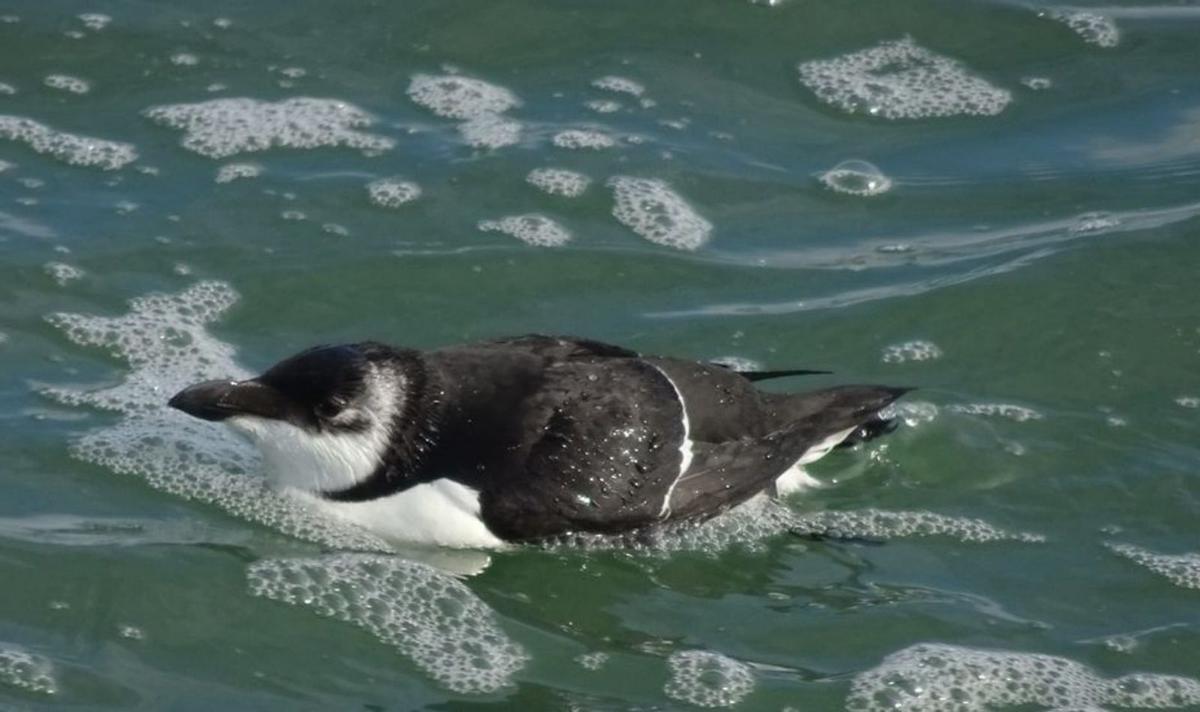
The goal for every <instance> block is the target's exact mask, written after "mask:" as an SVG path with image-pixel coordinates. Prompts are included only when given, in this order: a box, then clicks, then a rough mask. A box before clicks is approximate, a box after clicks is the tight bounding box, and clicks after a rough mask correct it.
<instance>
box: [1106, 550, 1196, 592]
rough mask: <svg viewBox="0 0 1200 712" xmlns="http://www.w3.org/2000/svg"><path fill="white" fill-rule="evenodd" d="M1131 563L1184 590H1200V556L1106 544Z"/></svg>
mask: <svg viewBox="0 0 1200 712" xmlns="http://www.w3.org/2000/svg"><path fill="white" fill-rule="evenodd" d="M1106 546H1107V547H1108V548H1109V549H1111V550H1112V551H1114V552H1116V553H1118V554H1120V555H1121V556H1124V557H1125V558H1126V559H1129V560H1130V561H1132V562H1134V563H1136V564H1140V565H1142V566H1144V567H1146V568H1147V569H1150V570H1151V571H1153V572H1154V573H1156V574H1158V575H1159V576H1165V577H1166V578H1167V579H1168V580H1169V581H1170V582H1171V583H1173V584H1175V585H1176V586H1181V587H1183V588H1200V554H1195V553H1187V554H1159V553H1157V552H1154V551H1150V550H1149V549H1143V548H1142V547H1140V546H1134V545H1133V544H1106Z"/></svg>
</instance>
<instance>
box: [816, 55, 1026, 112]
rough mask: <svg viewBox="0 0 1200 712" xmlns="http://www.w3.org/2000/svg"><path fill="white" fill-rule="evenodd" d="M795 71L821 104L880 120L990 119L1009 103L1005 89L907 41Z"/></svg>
mask: <svg viewBox="0 0 1200 712" xmlns="http://www.w3.org/2000/svg"><path fill="white" fill-rule="evenodd" d="M798 70H799V72H800V82H801V83H802V84H804V86H806V87H808V88H809V89H810V90H811V91H812V92H813V93H814V94H816V95H817V97H818V98H819V99H821V100H822V101H824V102H825V103H827V104H831V105H833V106H835V107H837V108H839V109H841V110H843V111H846V112H849V113H859V112H862V113H866V114H870V115H871V116H878V117H882V118H885V119H922V118H929V117H936V116H959V115H992V114H998V113H1000V112H1001V111H1003V110H1004V108H1005V107H1006V106H1008V103H1009V101H1011V100H1012V95H1011V94H1010V93H1009V92H1008V91H1007V90H1005V89H1001V88H999V87H996V86H993V85H992V84H990V83H988V82H987V81H986V80H984V79H982V78H980V77H977V76H975V75H973V74H971V73H970V72H969V71H967V69H966V68H965V67H963V66H962V65H961V64H960V63H959V62H957V61H955V60H953V59H950V58H949V57H944V56H942V55H939V54H936V53H934V52H931V51H929V50H927V49H925V48H924V47H921V46H919V45H918V44H917V43H916V42H914V41H913V40H912V38H909V37H906V38H904V39H900V40H893V41H890V42H883V43H881V44H879V45H877V46H875V47H871V48H868V49H864V50H860V51H858V52H853V53H851V54H846V55H842V56H840V57H835V58H833V59H823V60H815V61H811V62H804V63H803V64H800V65H799V66H798Z"/></svg>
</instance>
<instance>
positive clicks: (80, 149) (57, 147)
mask: <svg viewBox="0 0 1200 712" xmlns="http://www.w3.org/2000/svg"><path fill="white" fill-rule="evenodd" d="M0 139H7V140H18V142H20V143H24V144H26V145H28V146H29V148H31V149H32V150H34V151H36V152H38V154H47V155H49V156H53V157H54V158H58V160H59V161H62V162H64V163H70V164H72V166H89V167H96V168H101V169H104V170H115V169H118V168H121V167H122V166H125V164H127V163H132V162H133V161H136V160H137V157H138V154H137V150H136V149H134V146H133V145H131V144H127V143H119V142H113V140H103V139H100V138H91V137H88V136H76V134H73V133H66V132H64V131H55V130H53V128H50V127H49V126H46V125H43V124H38V122H37V121H34V120H32V119H25V118H23V116H10V115H0Z"/></svg>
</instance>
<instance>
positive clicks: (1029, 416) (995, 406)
mask: <svg viewBox="0 0 1200 712" xmlns="http://www.w3.org/2000/svg"><path fill="white" fill-rule="evenodd" d="M946 410H950V411H953V412H955V413H964V414H966V415H984V416H996V417H1000V418H1008V419H1009V420H1015V421H1017V422H1018V423H1024V422H1025V421H1027V420H1041V419H1042V418H1043V417H1044V416H1043V415H1042V414H1041V413H1039V412H1037V411H1036V410H1034V409H1032V408H1026V407H1025V406H1022V405H1013V404H1011V403H960V404H955V405H948V406H946Z"/></svg>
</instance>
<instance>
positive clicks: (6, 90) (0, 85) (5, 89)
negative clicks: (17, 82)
mask: <svg viewBox="0 0 1200 712" xmlns="http://www.w3.org/2000/svg"><path fill="white" fill-rule="evenodd" d="M16 93H17V88H16V87H14V86H13V85H12V84H7V83H5V82H0V94H4V95H8V96H12V95H13V94H16Z"/></svg>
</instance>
